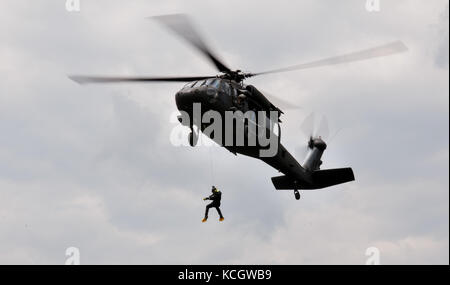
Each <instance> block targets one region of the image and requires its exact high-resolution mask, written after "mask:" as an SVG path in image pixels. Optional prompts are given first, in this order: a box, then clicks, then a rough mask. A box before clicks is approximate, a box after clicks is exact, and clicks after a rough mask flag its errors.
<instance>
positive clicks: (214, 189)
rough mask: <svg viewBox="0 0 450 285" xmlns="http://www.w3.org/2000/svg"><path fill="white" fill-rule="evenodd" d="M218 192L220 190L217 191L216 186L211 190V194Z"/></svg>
mask: <svg viewBox="0 0 450 285" xmlns="http://www.w3.org/2000/svg"><path fill="white" fill-rule="evenodd" d="M217 191H219V190H217V188H216V186H214V185H213V186H212V188H211V192H213V193H214V192H217Z"/></svg>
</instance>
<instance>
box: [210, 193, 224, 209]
mask: <svg viewBox="0 0 450 285" xmlns="http://www.w3.org/2000/svg"><path fill="white" fill-rule="evenodd" d="M221 199H222V192H220V191H217V192H214V193H213V194H212V195H211V196H209V197H208V198H206V200H212V201H213V202H212V203H211V204H213V203H215V204H217V206H220V200H221Z"/></svg>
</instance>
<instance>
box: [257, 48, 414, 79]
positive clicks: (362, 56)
mask: <svg viewBox="0 0 450 285" xmlns="http://www.w3.org/2000/svg"><path fill="white" fill-rule="evenodd" d="M407 50H408V48H407V47H406V45H405V44H404V43H403V42H401V41H395V42H392V43H389V44H385V45H382V46H378V47H374V48H370V49H365V50H361V51H357V52H353V53H348V54H344V55H340V56H335V57H330V58H326V59H322V60H316V61H312V62H308V63H303V64H297V65H292V66H288V67H285V68H278V69H273V70H268V71H264V72H258V73H251V74H250V75H249V77H250V76H255V75H262V74H268V73H278V72H286V71H293V70H299V69H307V68H313V67H320V66H326V65H336V64H341V63H347V62H354V61H360V60H366V59H370V58H376V57H382V56H388V55H392V54H396V53H401V52H405V51H407Z"/></svg>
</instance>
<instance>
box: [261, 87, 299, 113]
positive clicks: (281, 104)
mask: <svg viewBox="0 0 450 285" xmlns="http://www.w3.org/2000/svg"><path fill="white" fill-rule="evenodd" d="M260 91H261V92H262V93H263V95H264V96H265V97H266V98H267V99H268V100H269V101H270V102H271V103H272V104H274V105H275V106H276V107H278V108H280V109H281V110H289V109H301V107H300V106H298V105H296V104H294V103H291V102H289V101H287V100H284V99H281V97H279V96H276V95H273V94H270V93H267V92H266V91H263V90H260Z"/></svg>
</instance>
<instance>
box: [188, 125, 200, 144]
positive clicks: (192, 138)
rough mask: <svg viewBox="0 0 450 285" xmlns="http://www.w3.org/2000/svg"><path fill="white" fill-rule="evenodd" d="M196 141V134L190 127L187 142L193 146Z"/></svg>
mask: <svg viewBox="0 0 450 285" xmlns="http://www.w3.org/2000/svg"><path fill="white" fill-rule="evenodd" d="M197 141H198V135H197V134H196V133H195V132H194V130H193V129H191V132H190V133H189V144H190V145H191V146H192V147H194V146H196V145H197Z"/></svg>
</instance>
